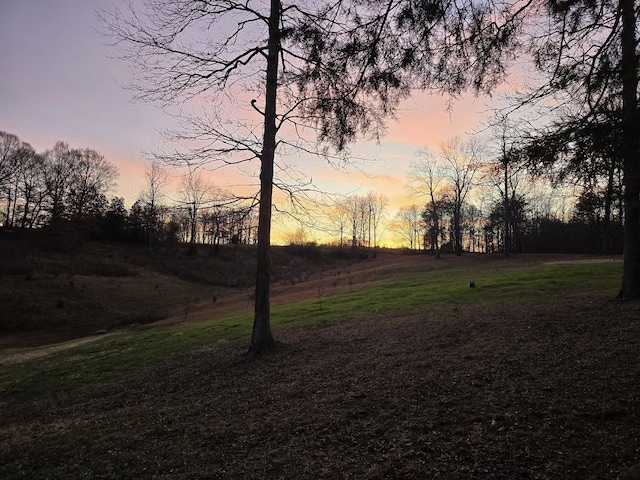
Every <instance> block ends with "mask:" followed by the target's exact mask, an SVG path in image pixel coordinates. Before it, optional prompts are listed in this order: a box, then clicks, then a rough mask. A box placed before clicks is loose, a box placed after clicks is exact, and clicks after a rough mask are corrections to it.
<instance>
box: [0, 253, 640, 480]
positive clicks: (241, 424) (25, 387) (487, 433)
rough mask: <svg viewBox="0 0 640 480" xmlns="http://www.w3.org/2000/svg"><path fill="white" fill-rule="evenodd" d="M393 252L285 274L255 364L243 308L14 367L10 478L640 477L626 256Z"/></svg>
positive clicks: (7, 383) (639, 397) (8, 388)
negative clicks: (291, 277)
mask: <svg viewBox="0 0 640 480" xmlns="http://www.w3.org/2000/svg"><path fill="white" fill-rule="evenodd" d="M387 260H388V261H387V263H386V264H384V265H383V263H384V261H383V260H381V259H376V261H379V262H380V263H378V264H375V262H373V261H371V262H370V263H367V262H364V263H361V264H359V266H362V265H367V264H368V265H370V266H371V267H368V268H363V269H361V270H359V271H357V272H356V273H354V272H351V274H350V275H351V277H350V278H352V279H353V280H355V279H357V278H360V277H361V276H362V278H364V277H367V278H374V277H375V279H372V280H370V281H368V282H365V283H366V285H356V284H352V285H348V282H346V283H347V285H345V286H344V287H343V288H344V289H345V293H341V294H335V295H334V294H333V293H332V291H330V290H331V289H333V288H336V289H338V288H339V286H336V287H333V282H334V281H335V278H336V277H338V276H339V275H338V274H337V272H336V271H334V273H333V274H332V276H330V277H329V276H328V275H325V276H324V278H323V279H320V278H315V279H311V278H310V279H309V280H308V281H306V282H303V283H298V284H296V285H290V286H289V287H288V288H287V289H285V290H287V291H288V292H289V294H290V295H300V296H302V297H304V295H303V294H300V292H304V291H307V293H311V292H313V291H315V292H316V293H315V295H316V297H315V298H311V299H309V300H306V301H299V302H289V303H287V302H285V303H286V304H282V305H281V306H279V307H276V308H274V320H275V327H276V337H277V338H278V340H279V341H280V342H282V343H281V346H280V348H279V349H278V351H277V352H276V353H274V354H272V355H270V356H267V357H265V358H261V359H259V360H254V361H246V360H245V359H244V357H243V353H244V352H245V351H246V347H247V335H248V328H249V325H250V315H235V316H231V317H226V318H225V319H220V320H214V321H209V322H201V323H183V324H180V325H172V326H167V327H162V328H154V329H150V330H145V331H136V332H128V333H127V334H117V335H107V336H104V337H101V341H96V342H91V343H90V344H86V345H81V346H76V347H74V348H69V349H67V350H66V351H60V352H57V353H55V354H51V355H49V356H48V357H46V358H36V359H32V360H25V361H23V362H21V363H13V364H0V419H1V420H0V476H1V477H2V478H6V479H18V478H44V477H46V478H51V479H66V478H96V479H100V478H101V479H185V480H186V479H217V478H219V479H226V478H233V479H252V478H281V479H292V480H293V479H296V480H297V479H316V478H335V479H344V478H352V479H380V480H382V479H385V480H386V479H398V480H400V479H403V480H404V479H416V480H418V479H428V478H443V479H467V478H469V479H470V478H478V479H495V480H502V479H514V478H521V479H558V480H559V479H562V480H574V479H575V480H595V479H598V480H603V479H604V480H609V479H610V480H638V479H640V439H639V438H638V429H637V426H638V425H639V424H640V383H639V382H638V378H639V376H640V371H639V370H638V367H639V365H638V361H637V360H638V351H639V350H640V321H639V319H640V303H639V302H637V301H633V302H621V301H618V300H614V299H613V292H615V285H616V284H617V279H618V278H619V274H620V263H619V259H614V261H612V259H611V258H609V259H606V258H581V257H566V256H565V257H540V256H522V257H517V258H512V259H503V258H500V257H489V256H466V257H464V258H458V257H453V256H452V257H443V258H442V259H440V260H438V261H436V260H435V259H433V258H429V257H425V256H420V257H396V258H395V259H391V258H389V259H387ZM595 262H599V263H597V264H596V263H595ZM374 264H375V265H376V266H375V267H373V266H372V265H374ZM340 275H343V274H340ZM470 275H473V279H474V280H475V281H476V285H477V287H476V288H473V289H471V288H469V285H468V282H469V277H470ZM318 277H319V275H318ZM328 278H331V284H330V285H328V284H327V279H328ZM323 282H324V283H323ZM309 285H313V287H309ZM321 285H325V286H326V288H327V291H326V292H325V294H324V295H325V297H324V300H322V302H321V299H320V298H319V297H318V289H320V290H321V289H322V288H321V287H320V286H321ZM365 287H366V288H365ZM333 312H339V313H333ZM245 317H247V318H245Z"/></svg>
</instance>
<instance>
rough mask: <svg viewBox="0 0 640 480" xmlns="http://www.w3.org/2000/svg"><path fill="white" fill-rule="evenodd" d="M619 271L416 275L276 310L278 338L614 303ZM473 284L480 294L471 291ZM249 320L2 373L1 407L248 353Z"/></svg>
mask: <svg viewBox="0 0 640 480" xmlns="http://www.w3.org/2000/svg"><path fill="white" fill-rule="evenodd" d="M621 269H622V266H621V264H620V263H613V262H610V263H598V264H556V265H536V266H507V267H505V266H500V267H499V268H498V267H496V266H495V264H493V263H486V264H484V265H481V266H474V267H467V268H449V269H441V270H433V271H412V272H405V273H404V274H403V275H401V276H398V275H394V276H393V277H391V278H389V279H387V280H384V279H382V280H380V281H379V282H377V283H376V284H374V285H372V286H369V287H366V288H363V289H360V290H356V291H352V292H349V293H342V294H335V295H329V294H327V295H324V296H322V297H320V296H318V297H316V298H314V299H309V300H304V301H299V302H295V303H291V304H288V305H282V306H279V307H275V308H273V309H272V325H273V329H274V332H275V334H276V338H277V333H278V331H279V330H280V329H282V328H287V327H290V326H305V325H311V324H314V323H318V322H327V321H340V320H343V319H348V318H357V317H366V316H370V315H376V314H384V313H390V312H398V311H411V310H417V309H424V308H429V307H430V306H434V307H439V306H448V305H464V304H486V303H496V302H500V303H505V302H535V301H538V300H540V299H544V300H545V301H549V300H552V299H553V298H559V297H564V296H566V295H568V294H573V293H580V292H589V291H594V292H606V293H609V292H610V294H611V296H613V295H614V294H615V292H616V291H617V286H618V283H619V279H620V276H621ZM470 280H474V281H475V283H476V288H469V281H470ZM251 322H252V318H251V315H250V314H240V315H232V316H229V317H225V318H222V319H216V320H212V321H209V322H202V323H192V324H183V325H177V326H171V327H162V328H156V329H151V330H144V331H139V332H128V333H119V334H114V335H109V336H107V337H105V338H104V339H100V340H96V341H94V342H90V343H86V344H83V345H78V346H76V347H73V348H69V349H67V350H64V351H59V352H57V353H54V354H51V355H48V356H47V357H42V358H36V359H32V360H28V361H24V362H22V363H17V364H10V365H4V366H0V402H16V401H25V400H29V399H37V398H41V397H43V396H48V395H52V394H58V393H60V392H64V391H71V390H76V389H82V388H87V387H91V386H95V385H100V384H104V383H107V382H110V381H113V380H116V379H119V378H123V377H125V376H127V375H129V374H132V373H135V372H137V371H141V370H144V369H147V368H151V367H153V366H155V365H158V364H160V363H162V362H166V361H168V360H170V359H171V358H172V357H173V356H175V355H179V354H184V353H188V352H193V351H197V350H201V349H206V348H216V346H218V345H221V344H229V343H232V344H234V345H235V344H237V345H243V344H244V345H246V346H248V342H249V338H250V333H251Z"/></svg>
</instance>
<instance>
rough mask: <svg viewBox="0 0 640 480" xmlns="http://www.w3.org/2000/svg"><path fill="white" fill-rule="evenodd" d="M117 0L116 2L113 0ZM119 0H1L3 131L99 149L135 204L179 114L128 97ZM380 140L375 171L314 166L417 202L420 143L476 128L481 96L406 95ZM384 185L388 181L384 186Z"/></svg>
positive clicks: (395, 199)
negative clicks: (411, 169) (413, 181)
mask: <svg viewBox="0 0 640 480" xmlns="http://www.w3.org/2000/svg"><path fill="white" fill-rule="evenodd" d="M115 3H118V2H115ZM112 4H114V1H113V0H0V44H1V45H2V48H0V66H1V67H0V68H1V72H2V73H1V74H0V130H4V131H6V132H9V133H13V134H16V135H18V136H19V137H20V139H21V140H23V141H26V142H28V143H30V144H31V145H32V146H33V147H34V148H35V149H36V150H37V151H44V150H46V149H47V148H50V147H52V146H53V144H54V143H55V142H56V141H58V140H62V141H65V142H67V143H69V144H70V145H71V146H72V147H78V148H93V149H95V150H98V151H99V152H100V153H102V154H103V155H105V157H106V158H107V159H108V160H110V161H111V162H113V163H115V164H116V165H117V166H118V168H119V169H120V178H119V187H118V190H117V191H116V192H113V193H114V194H118V195H121V196H124V197H125V198H126V199H127V205H128V206H130V205H131V203H132V201H133V200H134V199H135V197H136V195H137V194H138V193H139V192H140V190H141V189H142V188H143V185H144V180H143V171H144V168H145V165H146V162H145V161H144V160H143V152H145V151H150V150H154V149H155V146H157V145H160V144H161V143H162V137H161V136H160V134H159V132H160V131H162V130H164V129H166V128H168V127H170V126H171V120H170V118H169V117H168V116H166V115H165V114H164V113H163V112H162V111H160V110H159V109H157V108H155V107H153V106H150V105H140V104H134V103H132V102H130V100H129V99H130V92H128V91H127V90H125V89H124V88H123V87H122V84H126V82H127V79H128V73H127V67H126V65H125V64H123V63H121V62H119V61H118V60H115V59H112V58H109V57H108V55H107V53H108V52H107V50H108V48H107V46H106V41H105V40H104V39H103V38H102V37H101V36H100V35H99V34H98V33H97V31H98V30H99V29H100V28H101V25H100V22H99V20H98V17H97V14H96V9H97V8H99V7H102V8H106V9H109V8H110V7H111V5H112ZM406 106H407V108H408V109H409V110H408V111H406V112H405V113H403V114H402V115H401V116H400V122H399V123H391V124H390V129H389V135H388V137H387V138H386V139H384V141H383V143H382V145H381V146H379V147H377V146H375V145H371V144H361V146H356V147H355V148H354V150H356V151H358V150H359V149H364V150H365V151H367V152H372V151H373V152H374V153H375V154H376V155H377V156H379V157H380V158H381V160H380V161H378V162H374V163H372V165H371V166H370V167H368V168H367V172H368V173H369V174H370V175H368V176H365V175H361V174H350V175H344V174H340V173H338V172H335V171H331V170H330V169H323V168H321V167H319V166H316V165H313V166H312V167H311V170H312V171H310V172H309V175H310V176H312V177H313V178H314V180H318V181H319V183H321V184H322V186H323V187H324V188H327V189H332V188H331V185H335V186H336V190H339V191H342V192H345V191H353V190H355V189H357V188H358V187H360V189H361V191H362V192H363V193H364V192H366V191H367V190H369V189H372V188H373V189H383V191H384V193H385V194H386V195H387V196H389V197H390V199H391V204H392V205H395V206H397V205H399V204H401V203H408V202H410V203H413V201H411V200H407V199H406V197H407V192H406V191H404V190H403V185H404V182H405V179H404V173H405V172H406V168H407V166H408V164H409V162H410V161H411V160H412V159H413V152H414V151H415V150H417V149H419V148H421V147H422V146H424V145H430V146H432V147H437V144H438V142H440V141H442V140H445V139H446V138H448V137H451V136H453V135H456V134H459V135H464V134H465V133H466V132H469V131H471V130H472V129H473V128H474V127H477V125H478V124H477V122H478V120H479V119H480V118H481V115H480V114H479V113H478V112H480V111H482V110H484V108H485V107H484V104H483V103H482V102H481V101H476V102H473V101H472V100H466V101H464V102H461V103H458V104H456V106H455V108H454V111H453V112H452V113H451V114H449V113H446V112H445V111H444V102H443V101H442V99H439V98H427V97H424V96H423V97H420V98H417V99H415V100H413V101H410V102H407V104H406ZM381 185H382V187H381Z"/></svg>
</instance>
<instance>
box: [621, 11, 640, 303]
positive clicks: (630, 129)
mask: <svg viewBox="0 0 640 480" xmlns="http://www.w3.org/2000/svg"><path fill="white" fill-rule="evenodd" d="M620 8H621V11H622V42H621V43H622V62H621V63H622V64H621V75H622V112H623V145H622V152H623V168H624V201H625V222H624V261H623V273H622V286H621V288H620V293H619V296H620V297H622V298H625V297H637V296H638V292H639V290H640V288H639V287H640V151H639V150H640V148H639V147H640V144H639V142H638V136H639V135H640V129H639V128H638V123H639V120H640V118H639V116H638V93H637V92H638V55H637V54H636V35H635V29H636V22H635V11H634V0H620Z"/></svg>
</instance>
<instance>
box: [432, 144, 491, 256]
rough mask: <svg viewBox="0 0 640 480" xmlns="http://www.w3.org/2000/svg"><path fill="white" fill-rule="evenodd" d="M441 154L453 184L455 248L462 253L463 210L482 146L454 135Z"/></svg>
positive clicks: (443, 164) (445, 169) (442, 145)
mask: <svg viewBox="0 0 640 480" xmlns="http://www.w3.org/2000/svg"><path fill="white" fill-rule="evenodd" d="M439 154H440V158H441V161H442V172H443V174H444V175H445V176H446V178H447V179H448V181H449V182H450V184H451V185H452V186H453V192H454V195H453V232H454V235H453V243H454V244H453V248H454V251H455V252H456V255H461V254H462V211H463V206H464V202H465V200H466V198H467V195H468V194H469V191H470V190H471V188H472V187H473V185H474V179H475V176H476V173H477V172H478V170H479V168H480V163H481V158H482V147H481V145H480V143H479V142H477V141H475V140H473V139H470V140H468V141H463V140H462V139H460V138H459V137H453V138H451V139H449V140H447V141H445V142H443V143H442V144H441V146H440V152H439Z"/></svg>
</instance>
